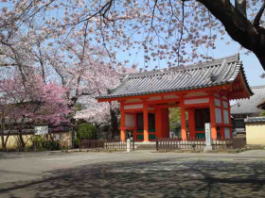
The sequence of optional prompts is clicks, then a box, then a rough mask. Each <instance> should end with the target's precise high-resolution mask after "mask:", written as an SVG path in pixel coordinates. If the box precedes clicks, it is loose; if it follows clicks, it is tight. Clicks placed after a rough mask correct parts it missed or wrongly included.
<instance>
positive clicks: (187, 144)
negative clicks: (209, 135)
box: [156, 138, 246, 151]
mask: <svg viewBox="0 0 265 198" xmlns="http://www.w3.org/2000/svg"><path fill="white" fill-rule="evenodd" d="M245 145H246V139H245V138H233V139H218V140H213V141H212V148H213V150H226V149H238V148H243V147H244V146H245ZM204 147H205V139H188V140H185V141H184V140H181V139H178V138H158V139H156V150H164V151H169V150H193V151H200V150H203V149H204Z"/></svg>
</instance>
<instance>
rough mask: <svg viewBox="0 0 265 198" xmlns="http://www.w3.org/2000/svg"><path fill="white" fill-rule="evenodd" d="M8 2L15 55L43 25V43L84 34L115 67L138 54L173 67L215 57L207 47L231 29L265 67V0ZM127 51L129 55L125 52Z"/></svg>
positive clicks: (3, 37) (7, 27)
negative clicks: (25, 41)
mask: <svg viewBox="0 0 265 198" xmlns="http://www.w3.org/2000/svg"><path fill="white" fill-rule="evenodd" d="M2 4H3V5H2V9H1V16H2V17H1V19H0V24H1V25H0V27H1V28H0V43H1V45H3V46H5V47H8V48H10V46H11V47H12V48H13V49H12V48H10V49H9V50H11V51H12V53H15V54H17V53H18V51H19V50H18V48H15V47H14V45H16V43H19V42H17V41H15V40H16V39H15V38H16V37H17V35H20V34H21V33H25V32H26V33H29V32H30V31H31V30H32V29H34V30H35V29H36V26H38V28H37V29H38V31H36V32H35V33H34V35H35V36H37V37H39V38H42V39H43V38H46V42H45V43H44V45H42V47H45V46H47V45H53V47H54V49H57V48H58V46H59V45H60V44H61V43H63V42H65V41H68V40H69V38H70V40H71V39H72V38H73V37H74V36H76V35H79V36H78V39H79V38H81V37H83V38H81V39H79V41H80V42H81V41H82V42H83V43H84V46H85V45H86V44H89V45H90V46H96V47H97V46H103V48H104V51H105V53H107V54H108V56H109V57H110V59H109V63H110V64H111V65H112V66H116V65H119V64H124V63H128V62H130V60H128V59H130V58H128V57H133V56H135V55H136V54H138V55H137V56H142V58H143V59H144V62H145V65H144V69H147V68H148V67H149V64H152V65H153V66H154V68H155V69H156V68H159V67H160V66H161V64H162V63H165V64H166V65H168V66H173V65H180V64H184V63H187V62H195V61H196V62H197V61H200V60H202V59H210V58H211V56H210V54H209V53H207V52H206V50H205V49H213V48H215V41H216V40H217V39H222V38H224V36H225V35H226V34H228V35H230V36H231V38H232V39H233V40H235V41H236V42H238V43H239V44H240V45H242V47H244V48H245V49H247V50H249V51H251V52H253V53H254V54H255V55H256V56H257V58H258V59H259V60H260V62H261V64H262V66H263V67H265V66H264V65H265V63H264V62H265V61H264V57H265V56H264V51H265V50H264V45H265V44H264V43H265V42H264V14H263V13H264V9H265V3H264V0H248V1H247V0H234V1H232V0H215V1H212V0H165V1H162V0H147V1H140V0H124V1H118V0H103V1H97V0H91V1H87V0H76V1H71V0H70V1H60V0H42V1H40V0H37V1H36V0H22V1H21V0H19V1H18V0H2ZM25 30H26V31H25ZM47 35H48V36H47ZM35 36H34V37H35ZM29 38H30V39H32V37H29ZM12 39H13V40H14V42H8V41H10V40H12ZM23 39H26V36H24V37H23ZM19 40H20V41H21V40H22V39H21V38H19ZM33 40H34V38H33ZM28 43H30V42H28ZM37 46H40V45H39V44H37ZM42 47H36V48H34V50H35V49H37V48H39V49H42ZM14 49H15V51H14ZM16 49H17V50H16ZM123 52H124V53H126V56H125V57H127V58H120V57H119V54H120V53H123ZM16 58H19V56H18V55H16V56H14V59H16ZM43 60H45V59H40V63H41V62H43ZM10 64H13V65H17V66H19V67H21V65H25V64H26V63H24V62H23V61H19V62H18V61H16V62H15V63H14V62H11V63H10V62H9V65H10ZM41 64H42V63H41ZM2 65H7V64H6V63H5V62H4V63H3V64H2Z"/></svg>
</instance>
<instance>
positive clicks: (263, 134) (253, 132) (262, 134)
mask: <svg viewBox="0 0 265 198" xmlns="http://www.w3.org/2000/svg"><path fill="white" fill-rule="evenodd" d="M246 138H247V145H265V123H247V124H246Z"/></svg>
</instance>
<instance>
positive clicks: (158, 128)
mask: <svg viewBox="0 0 265 198" xmlns="http://www.w3.org/2000/svg"><path fill="white" fill-rule="evenodd" d="M155 115H156V118H155V121H156V137H157V138H161V137H162V135H161V132H162V130H161V126H162V125H161V121H162V120H161V118H162V116H161V108H159V107H157V108H156V114H155Z"/></svg>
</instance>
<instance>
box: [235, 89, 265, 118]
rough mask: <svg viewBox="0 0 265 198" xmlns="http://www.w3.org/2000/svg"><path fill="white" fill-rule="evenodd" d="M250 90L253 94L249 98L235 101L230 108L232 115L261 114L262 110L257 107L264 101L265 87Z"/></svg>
mask: <svg viewBox="0 0 265 198" xmlns="http://www.w3.org/2000/svg"><path fill="white" fill-rule="evenodd" d="M251 90H252V91H253V93H254V94H253V95H252V96H251V97H250V98H248V99H240V100H237V101H236V103H235V104H234V105H232V106H231V114H232V115H238V114H245V115H259V114H260V113H261V112H262V109H259V108H258V105H259V104H261V103H262V102H264V100H265V85H263V86H255V87H251Z"/></svg>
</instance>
